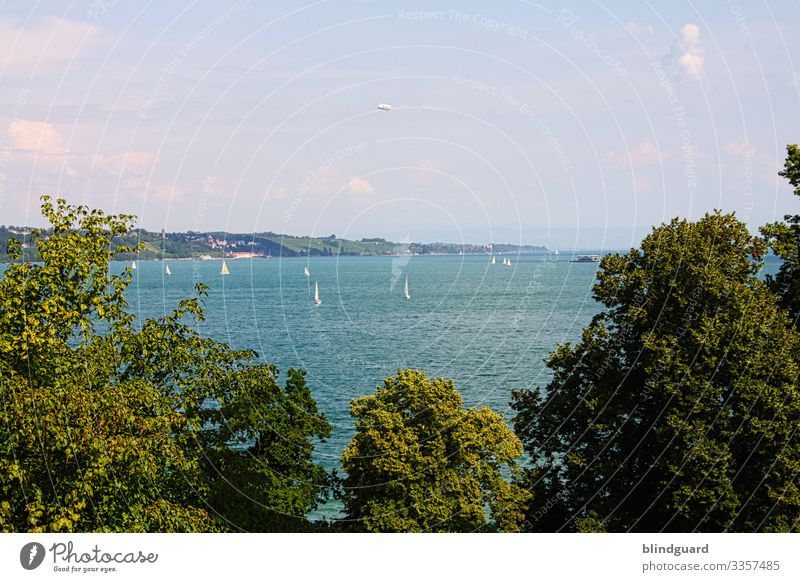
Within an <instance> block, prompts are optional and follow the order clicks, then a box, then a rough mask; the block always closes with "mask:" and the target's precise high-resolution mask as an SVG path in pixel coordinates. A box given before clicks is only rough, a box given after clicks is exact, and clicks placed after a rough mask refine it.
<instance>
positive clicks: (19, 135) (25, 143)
mask: <svg viewBox="0 0 800 582" xmlns="http://www.w3.org/2000/svg"><path fill="white" fill-rule="evenodd" d="M8 135H9V136H10V137H11V140H12V143H13V146H14V149H17V150H27V151H35V152H38V153H42V154H61V153H64V138H63V137H62V136H61V134H60V133H59V131H58V130H57V129H56V128H55V126H53V124H51V123H46V122H44V121H31V120H27V119H19V120H17V121H13V122H12V123H11V124H10V125H9V126H8Z"/></svg>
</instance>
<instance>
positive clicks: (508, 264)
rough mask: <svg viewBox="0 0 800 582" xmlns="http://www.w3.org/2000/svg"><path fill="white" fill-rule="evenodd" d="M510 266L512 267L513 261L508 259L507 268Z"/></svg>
mask: <svg viewBox="0 0 800 582" xmlns="http://www.w3.org/2000/svg"><path fill="white" fill-rule="evenodd" d="M510 266H511V259H508V260H507V261H506V267H510Z"/></svg>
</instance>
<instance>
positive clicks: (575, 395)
mask: <svg viewBox="0 0 800 582" xmlns="http://www.w3.org/2000/svg"><path fill="white" fill-rule="evenodd" d="M764 251H765V243H764V241H763V240H761V239H759V238H754V237H752V236H751V235H750V234H749V233H748V230H747V228H746V226H745V224H743V223H741V222H739V221H738V220H736V218H735V217H734V216H733V215H725V214H721V213H719V212H717V213H714V214H710V215H706V216H705V217H704V218H703V219H702V220H699V221H697V222H689V221H686V220H677V219H675V220H673V221H672V222H671V223H670V224H666V225H662V226H660V227H658V228H655V229H654V230H653V232H652V233H651V234H650V235H649V236H647V237H646V238H645V239H644V240H643V241H642V244H641V248H640V249H632V250H631V251H630V252H628V253H627V254H625V255H617V254H614V255H609V256H607V257H605V258H604V259H603V261H602V263H601V269H600V271H599V273H598V282H597V283H596V285H595V287H594V296H595V298H596V299H597V300H598V301H599V302H600V303H602V304H603V305H604V306H605V308H606V309H605V310H604V311H603V312H602V313H600V314H599V315H597V316H596V317H595V318H594V319H593V321H592V323H591V325H590V326H589V327H588V328H586V329H585V330H584V332H583V336H582V339H581V341H580V342H578V343H577V344H574V345H572V344H565V345H561V346H559V347H558V348H557V349H556V350H555V351H554V352H553V353H552V354H551V355H550V357H549V360H548V362H547V365H548V366H549V367H550V368H551V369H552V371H553V378H552V381H551V382H550V383H549V385H547V386H546V387H545V388H544V389H536V390H533V391H520V392H517V393H515V395H514V401H513V406H514V408H515V409H516V411H517V416H516V418H515V429H516V433H517V435H518V436H519V437H520V438H521V439H522V442H523V443H524V445H525V449H526V451H527V453H528V454H529V455H530V457H531V459H532V461H533V465H534V466H533V467H532V468H531V469H530V470H528V471H527V472H526V481H527V483H528V486H529V488H530V489H531V490H533V491H534V492H535V495H534V498H533V502H532V503H531V504H530V506H529V508H528V512H527V524H526V528H527V529H528V530H531V531H575V530H577V531H616V532H620V531H640V532H652V531H676V532H686V531H711V532H714V531H747V532H751V531H789V530H793V529H795V528H796V526H797V522H798V519H800V490H798V484H797V476H798V471H800V441H799V440H798V438H797V430H798V427H800V390H798V385H797V374H798V371H799V369H798V362H797V353H798V351H797V350H798V337H797V334H796V333H795V331H794V330H793V329H792V328H791V327H790V325H789V318H788V315H787V313H786V311H785V310H783V309H781V308H780V307H779V306H778V305H777V298H776V297H775V296H774V294H772V293H771V292H770V291H769V289H768V288H767V286H766V285H765V283H764V282H762V281H760V280H759V279H758V278H757V277H756V273H757V272H758V270H759V269H760V268H761V261H760V260H757V259H754V257H759V256H762V255H763V253H764Z"/></svg>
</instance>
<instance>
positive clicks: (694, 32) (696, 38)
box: [678, 22, 706, 81]
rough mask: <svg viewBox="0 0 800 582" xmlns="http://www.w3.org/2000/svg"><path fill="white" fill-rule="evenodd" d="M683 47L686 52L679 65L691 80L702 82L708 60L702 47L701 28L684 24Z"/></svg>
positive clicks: (679, 60)
mask: <svg viewBox="0 0 800 582" xmlns="http://www.w3.org/2000/svg"><path fill="white" fill-rule="evenodd" d="M681 46H682V47H683V50H684V51H685V52H684V53H683V54H682V55H681V56H680V58H678V63H679V64H680V65H681V67H683V70H684V72H685V73H686V74H687V75H688V76H689V78H691V79H695V80H698V81H699V80H701V79H702V78H703V67H704V65H705V62H706V59H705V57H704V56H703V49H702V48H701V46H700V27H698V26H697V25H696V24H692V23H691V22H689V23H686V24H684V25H683V28H681Z"/></svg>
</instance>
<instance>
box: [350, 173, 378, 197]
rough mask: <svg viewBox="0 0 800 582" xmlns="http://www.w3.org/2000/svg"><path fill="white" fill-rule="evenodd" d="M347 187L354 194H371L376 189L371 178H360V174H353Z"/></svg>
mask: <svg viewBox="0 0 800 582" xmlns="http://www.w3.org/2000/svg"><path fill="white" fill-rule="evenodd" d="M347 189H348V190H350V192H352V193H353V194H371V193H372V192H374V191H375V189H374V188H373V187H372V184H370V182H369V180H365V179H364V178H359V177H358V176H353V177H351V178H350V182H348V184H347Z"/></svg>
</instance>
